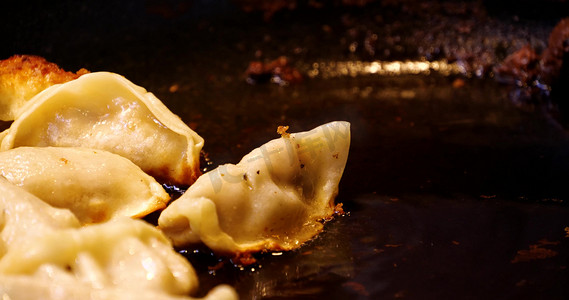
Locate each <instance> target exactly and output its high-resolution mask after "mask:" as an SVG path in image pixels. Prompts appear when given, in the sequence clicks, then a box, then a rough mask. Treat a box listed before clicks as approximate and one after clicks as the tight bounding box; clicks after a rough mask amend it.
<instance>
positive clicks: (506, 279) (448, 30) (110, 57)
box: [0, 0, 569, 299]
mask: <svg viewBox="0 0 569 300" xmlns="http://www.w3.org/2000/svg"><path fill="white" fill-rule="evenodd" d="M383 2H385V3H383ZM383 2H381V3H377V2H374V3H371V4H368V5H367V6H365V7H363V8H360V7H353V6H344V5H341V4H340V2H335V3H332V4H330V3H328V4H326V5H324V6H323V7H320V8H315V7H314V6H313V5H309V4H308V2H303V1H298V5H297V7H296V9H295V10H288V9H284V10H281V11H277V12H276V13H275V14H273V15H272V16H271V18H270V19H268V20H267V19H264V14H263V12H249V13H246V12H243V11H241V10H240V9H238V7H237V6H235V5H234V3H228V2H225V1H221V0H220V1H213V2H207V1H193V2H191V1H190V2H185V1H165V2H159V1H156V2H155V1H146V2H139V1H121V3H113V4H103V3H94V4H82V3H75V1H61V2H58V3H51V4H49V6H48V5H47V4H42V3H41V2H40V3H37V4H35V5H26V6H25V7H16V8H11V9H7V10H4V11H3V12H4V13H5V18H3V22H5V25H4V26H3V29H4V30H5V34H4V35H3V36H5V37H6V39H5V41H3V42H2V45H3V47H2V48H1V49H0V51H1V52H0V53H1V56H2V57H1V58H2V59H4V58H7V57H9V56H11V55H13V54H35V55H41V56H44V57H46V58H47V59H48V60H50V61H53V62H56V63H58V64H59V65H61V66H62V67H64V68H65V69H67V70H73V71H75V70H77V69H79V68H81V67H85V68H87V69H89V70H91V71H103V70H105V71H113V72H116V73H119V74H122V75H124V76H126V77H127V78H129V79H130V80H131V81H133V82H135V83H136V84H139V85H141V86H144V87H145V88H147V89H148V90H150V91H152V92H154V93H155V94H156V95H157V96H158V97H159V98H160V99H161V100H163V102H164V103H165V104H166V105H167V106H168V107H169V108H170V109H171V110H172V111H174V112H175V113H176V114H178V115H179V116H180V117H181V118H182V119H183V120H184V121H185V122H186V123H188V124H189V125H190V126H191V127H192V128H194V129H195V130H196V131H197V132H198V133H199V134H200V135H202V136H203V137H204V138H205V141H206V144H205V148H204V150H205V151H206V152H207V153H208V155H209V158H210V159H211V162H212V163H211V165H208V166H204V167H207V168H210V169H211V168H213V167H215V166H216V165H218V164H222V163H227V162H231V163H236V162H238V161H239V159H240V158H241V157H242V156H243V155H245V154H246V153H248V152H249V151H251V150H252V149H254V148H256V147H258V146H260V145H261V144H263V143H265V142H266V141H268V140H270V139H273V138H277V137H278V135H277V134H276V127H277V126H278V125H289V126H290V130H289V131H291V132H295V131H304V130H309V129H311V128H313V127H315V126H318V125H320V124H322V123H324V122H328V121H332V120H347V121H350V122H351V124H352V145H351V149H350V156H349V160H348V164H347V167H346V170H345V173H344V176H343V178H342V182H341V184H340V194H339V195H338V198H337V201H338V202H342V203H344V208H345V210H346V211H348V212H349V213H348V214H347V215H346V216H343V217H337V218H336V219H335V220H333V221H331V222H329V223H327V224H326V227H325V231H324V232H323V233H322V234H321V235H320V236H318V237H317V238H316V239H315V240H314V241H311V242H309V243H308V244H306V245H305V246H303V247H302V248H300V249H299V250H297V251H292V252H287V253H276V254H263V255H260V256H259V257H258V263H257V264H255V265H252V266H247V267H239V266H233V265H232V264H231V263H230V262H227V261H225V263H224V264H223V265H219V264H218V263H219V262H220V260H219V258H217V257H215V256H213V255H211V254H210V253H209V252H208V251H207V250H205V249H188V250H182V251H181V253H183V254H184V255H185V256H186V257H188V259H189V260H190V261H191V262H192V264H193V265H194V266H195V267H196V269H197V271H198V273H199V275H200V281H201V284H200V295H203V294H205V292H207V291H208V290H209V289H210V288H211V287H213V286H215V285H217V284H220V283H228V284H230V285H232V286H234V287H235V288H236V289H237V291H238V292H239V294H240V295H241V297H242V298H243V299H392V298H402V299H481V298H484V299H567V298H568V297H569V288H568V287H567V283H568V282H569V273H568V272H569V271H568V270H567V267H568V264H569V237H567V235H568V233H567V232H566V229H565V228H566V227H568V226H569V206H568V201H569V187H568V183H569V135H568V134H567V130H566V129H565V128H563V126H561V125H560V122H559V121H558V120H557V119H556V118H554V117H552V115H551V113H550V111H551V110H550V105H549V104H548V103H547V101H542V100H543V99H541V100H540V101H522V102H520V101H517V100H519V98H516V97H515V95H518V94H520V93H521V94H523V93H524V92H523V90H522V91H520V89H515V88H512V87H511V86H507V85H502V84H500V83H497V82H496V81H495V80H494V79H493V78H492V76H491V74H489V69H488V68H487V67H488V65H490V66H491V65H492V64H496V63H498V62H499V61H500V60H502V59H503V58H504V57H505V56H506V55H508V54H509V53H512V52H513V51H515V50H517V48H518V47H520V46H521V45H523V44H524V43H530V44H532V45H534V46H535V47H538V48H539V47H544V46H546V41H547V36H548V33H549V31H550V30H551V29H552V28H553V26H554V25H555V24H556V22H557V21H558V20H559V18H560V17H563V14H562V13H560V11H559V9H557V8H558V7H557V5H560V6H561V7H564V6H563V5H565V4H566V2H564V1H552V2H547V3H546V4H548V5H552V7H554V9H550V10H548V7H547V6H540V14H539V16H537V17H535V18H532V15H531V13H528V11H531V7H530V8H527V9H523V8H519V7H518V8H516V9H508V7H506V6H504V7H502V6H497V5H489V4H488V3H480V2H459V3H458V4H453V5H456V6H452V5H450V6H449V4H448V2H440V3H439V2H428V3H427V4H426V5H423V6H422V9H423V11H424V13H420V10H417V9H414V7H415V6H413V5H415V4H413V3H415V2H414V1H404V2H402V3H403V4H401V3H400V4H390V3H391V2H389V1H383ZM522 3H524V5H526V4H532V2H531V1H522ZM552 3H554V4H552ZM181 4H184V5H181ZM435 4H436V5H435ZM405 5H407V7H406V6H405ZM437 5H438V6H437ZM445 5H446V6H445ZM461 5H462V6H461ZM465 7H466V9H464V8H465ZM415 8H416V7H415ZM520 9H521V10H520ZM265 16H266V15H265ZM461 22H462V23H461ZM458 23H461V24H462V25H464V26H466V27H464V26H463V27H460V28H458V27H456V26H454V25H453V24H458ZM481 23H482V24H481ZM462 25H461V26H462ZM453 28H454V29H453ZM457 28H458V29H457ZM373 34H376V35H377V37H378V39H377V40H374V41H375V42H374V44H373V45H372V46H373V48H369V47H368V48H365V47H364V46H362V45H363V44H364V43H365V42H366V37H368V38H369V37H370V35H373ZM367 41H370V40H369V39H367ZM354 43H355V44H354ZM371 50H374V51H371ZM468 51H471V53H475V54H476V55H471V57H470V58H468V55H465V53H467V52H468ZM482 54H484V55H489V56H488V57H485V58H484V60H481V59H480V60H477V59H478V58H480V57H483V56H482ZM282 55H284V56H287V57H288V58H289V59H290V61H291V62H292V65H293V66H294V67H295V68H297V69H298V70H300V71H301V73H302V74H303V75H304V80H303V81H302V82H301V83H299V84H291V85H288V86H280V85H277V84H273V83H270V82H267V83H258V84H255V85H251V84H248V83H247V82H246V80H245V78H246V75H245V70H246V69H247V66H248V64H249V62H251V61H254V60H261V61H263V60H272V59H276V58H277V57H279V56H282ZM452 56H454V57H452ZM425 59H428V60H431V61H442V60H443V59H451V62H454V63H456V64H458V65H462V66H463V67H465V66H466V67H465V68H463V70H466V71H465V72H464V73H459V74H457V73H453V72H450V73H445V72H438V71H434V70H432V71H431V72H429V73H428V74H427V73H425V72H424V73H420V74H411V73H409V72H407V73H405V72H403V73H394V74H391V75H377V74H369V73H365V72H363V73H358V74H353V76H352V75H350V74H344V75H342V73H341V72H338V69H337V68H336V69H334V68H332V69H330V68H329V70H328V71H327V72H328V73H326V72H324V71H322V72H320V73H319V74H318V75H315V76H313V77H311V76H308V74H309V72H310V71H313V70H314V68H315V67H318V66H321V65H326V66H330V65H332V66H338V64H339V63H350V62H352V63H354V64H355V63H357V62H362V63H371V62H373V61H382V62H390V61H399V60H411V61H424V60H425ZM484 63H486V64H487V65H484ZM340 65H341V64H340ZM330 70H332V71H330ZM334 70H336V71H334ZM477 71H478V72H477ZM326 74H328V75H326ZM522 100H527V99H526V98H523V99H522ZM530 100H531V99H530Z"/></svg>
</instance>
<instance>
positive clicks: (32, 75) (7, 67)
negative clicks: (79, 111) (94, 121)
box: [0, 55, 88, 121]
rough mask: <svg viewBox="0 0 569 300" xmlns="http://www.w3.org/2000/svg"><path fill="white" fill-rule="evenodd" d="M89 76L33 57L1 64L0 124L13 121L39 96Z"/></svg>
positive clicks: (21, 57)
mask: <svg viewBox="0 0 569 300" xmlns="http://www.w3.org/2000/svg"><path fill="white" fill-rule="evenodd" d="M86 73H88V71H87V70H85V69H81V70H79V71H78V72H77V73H73V72H66V71H65V70H63V69H61V68H60V67H59V66H57V65H56V64H54V63H51V62H48V61H47V60H46V59H45V58H43V57H39V56H34V55H14V56H12V57H10V58H8V59H5V60H0V120H2V121H11V120H14V118H15V117H16V116H17V115H18V113H19V110H20V108H21V107H22V106H24V105H25V103H26V102H27V101H28V100H30V99H31V98H32V97H33V96H35V95H36V94H38V93H39V92H41V91H43V90H44V89H46V88H48V87H50V86H52V85H54V84H58V83H64V82H67V81H70V80H73V79H77V78H78V77H79V76H81V75H82V74H86Z"/></svg>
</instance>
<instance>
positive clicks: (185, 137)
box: [0, 72, 204, 185]
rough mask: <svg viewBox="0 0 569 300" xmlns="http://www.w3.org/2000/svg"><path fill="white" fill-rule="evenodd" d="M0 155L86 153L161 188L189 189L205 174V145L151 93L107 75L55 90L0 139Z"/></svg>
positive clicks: (36, 99)
mask: <svg viewBox="0 0 569 300" xmlns="http://www.w3.org/2000/svg"><path fill="white" fill-rule="evenodd" d="M0 139H1V140H2V142H1V144H0V150H2V151H3V150H8V149H12V148H16V147H22V146H39V147H46V146H56V147H84V148H92V149H101V150H106V151H109V152H112V153H115V154H118V155H121V156H123V157H126V158H128V159H130V160H131V161H132V162H134V163H135V164H136V165H138V166H139V167H140V168H141V169H142V170H143V171H144V172H146V173H148V174H149V175H151V176H153V177H155V178H156V179H157V180H159V181H161V182H166V183H170V184H179V185H189V184H191V183H193V182H194V181H195V179H196V178H197V177H198V176H199V175H200V174H201V173H200V170H199V154H200V151H201V149H202V147H203V143H204V140H203V138H201V137H200V136H199V135H198V134H197V133H195V132H194V131H193V130H192V129H190V128H189V127H188V126H187V125H186V124H185V123H184V122H183V121H182V120H181V119H180V118H179V117H178V116H176V115H175V114H173V113H172V112H171V111H170V110H168V108H167V107H166V106H165V105H164V104H163V103H162V102H161V101H160V100H159V99H158V98H156V97H155V96H154V95H153V94H152V93H149V92H147V91H146V90H145V89H144V88H142V87H140V86H137V85H135V84H133V83H132V82H130V81H128V80H127V79H126V78H124V77H122V76H120V75H118V74H114V73H109V72H95V73H90V74H85V75H82V76H81V77H79V78H78V79H75V80H72V81H69V82H66V83H64V84H59V85H53V86H51V87H49V88H47V89H46V90H44V91H42V92H41V93H39V94H38V95H36V96H34V97H33V98H32V99H31V100H29V101H28V102H27V103H26V104H25V106H23V107H22V108H21V111H20V114H19V115H18V116H17V117H16V119H15V120H14V122H13V123H12V125H11V126H10V128H8V129H7V130H5V131H4V132H2V133H0Z"/></svg>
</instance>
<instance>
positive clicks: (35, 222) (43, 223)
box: [0, 176, 80, 258]
mask: <svg viewBox="0 0 569 300" xmlns="http://www.w3.org/2000/svg"><path fill="white" fill-rule="evenodd" d="M79 226H80V224H79V221H78V220H77V218H75V216H74V215H73V213H71V212H70V211H69V210H67V209H59V208H54V207H51V206H50V205H49V204H47V203H45V202H43V201H42V200H40V199H39V198H37V197H36V196H34V195H32V194H30V193H28V192H27V191H25V190H24V189H22V188H19V187H17V186H15V185H13V184H11V183H10V182H8V181H7V180H6V179H4V178H3V177H2V176H0V258H1V257H2V256H4V254H5V253H6V251H8V250H9V249H10V248H12V247H13V246H14V245H21V244H23V243H24V242H25V241H26V240H34V239H35V238H39V237H41V236H44V235H46V234H48V233H51V232H53V231H57V230H61V229H64V228H77V227H79Z"/></svg>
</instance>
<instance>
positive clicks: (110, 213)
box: [0, 147, 170, 224]
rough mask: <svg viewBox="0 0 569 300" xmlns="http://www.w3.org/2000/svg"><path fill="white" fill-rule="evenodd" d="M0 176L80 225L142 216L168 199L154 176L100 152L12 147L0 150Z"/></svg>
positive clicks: (127, 162) (164, 203)
mask: <svg viewBox="0 0 569 300" xmlns="http://www.w3.org/2000/svg"><path fill="white" fill-rule="evenodd" d="M0 174H1V175H3V176H4V177H5V178H6V179H8V181H10V182H11V183H13V184H15V185H17V186H20V187H22V188H24V189H25V190H27V191H28V192H30V193H32V194H34V195H36V196H37V197H39V198H40V199H42V200H43V201H45V202H47V203H49V204H50V205H52V206H54V207H58V208H68V209H70V210H71V211H72V212H73V213H74V214H75V215H76V216H77V218H78V219H79V220H80V221H81V223H83V224H85V223H99V222H103V221H107V220H109V219H111V218H115V217H120V216H126V217H143V216H145V215H147V214H149V213H151V212H153V211H155V210H158V209H162V208H164V207H166V203H168V201H169V200H170V196H169V195H168V193H166V191H164V189H163V188H162V186H161V185H160V184H159V183H158V182H156V180H154V178H152V177H151V176H149V175H147V174H146V173H144V172H143V171H142V170H141V169H140V168H139V167H138V166H136V165H135V164H133V163H132V162H131V161H130V160H128V159H126V158H124V157H122V156H119V155H117V154H113V153H110V152H107V151H104V150H93V149H86V148H67V147H18V148H14V149H10V150H7V151H2V152H0Z"/></svg>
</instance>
